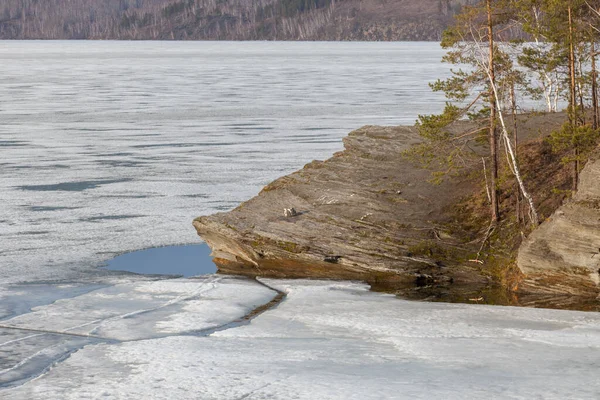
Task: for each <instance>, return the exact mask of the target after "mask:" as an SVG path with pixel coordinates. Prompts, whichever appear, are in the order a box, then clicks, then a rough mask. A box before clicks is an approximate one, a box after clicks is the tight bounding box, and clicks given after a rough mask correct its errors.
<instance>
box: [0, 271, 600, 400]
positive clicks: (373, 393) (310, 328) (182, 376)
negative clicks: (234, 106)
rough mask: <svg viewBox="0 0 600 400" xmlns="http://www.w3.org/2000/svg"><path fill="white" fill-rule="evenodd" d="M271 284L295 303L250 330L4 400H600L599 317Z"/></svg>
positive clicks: (127, 351) (164, 342) (113, 348)
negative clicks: (536, 399)
mask: <svg viewBox="0 0 600 400" xmlns="http://www.w3.org/2000/svg"><path fill="white" fill-rule="evenodd" d="M237 283H238V282H230V283H228V284H232V285H235V284H237ZM266 283H268V284H269V285H272V286H273V287H276V288H278V289H279V290H282V291H284V292H286V293H287V297H286V299H285V301H283V302H282V303H281V304H279V305H278V306H277V307H275V308H273V309H271V310H269V311H266V312H265V313H263V314H261V315H260V316H258V317H257V318H255V319H253V320H252V321H251V323H249V324H245V325H242V326H236V327H234V328H231V329H225V330H220V331H216V332H214V333H212V334H211V335H209V336H202V337H198V336H170V337H166V338H158V339H150V340H138V341H132V342H126V343H116V344H94V345H88V346H86V347H85V348H83V349H82V350H79V351H77V352H76V353H73V354H72V355H71V356H70V357H69V358H68V359H67V360H65V361H63V362H62V363H60V364H58V365H56V366H55V367H53V368H52V369H51V370H50V371H48V372H47V373H46V374H44V375H43V376H41V377H39V378H38V379H36V380H34V381H30V382H28V383H26V384H24V385H23V386H21V387H18V388H13V389H7V390H5V391H4V392H2V395H4V396H5V398H7V399H19V398H30V399H42V398H61V399H80V398H100V397H102V398H109V399H122V398H132V399H133V398H156V399H173V398H177V399H241V398H244V399H311V400H312V399H357V400H358V399H360V400H363V399H432V398H440V399H507V398H510V399H534V398H540V399H561V400H562V399H571V398H572V399H597V398H599V397H600V381H599V380H598V379H597V376H596V375H597V371H598V368H599V367H600V315H599V314H596V313H583V312H571V311H554V310H542V309H523V308H513V307H494V306H484V305H465V304H443V303H418V302H409V301H402V300H398V299H396V298H395V297H393V296H391V295H385V294H378V293H372V292H369V291H368V288H367V287H366V286H365V285H362V284H357V283H350V282H348V283H343V282H328V281H276V280H267V281H266ZM219 284H220V283H219V282H216V285H219ZM244 285H245V283H244ZM242 287H244V286H242ZM157 288H159V287H157ZM165 289H167V288H166V287H165ZM161 290H162V289H160V290H159V292H161ZM244 290H245V289H244ZM244 290H242V292H243V291H244ZM232 292H235V290H233V291H232ZM161 293H162V292H161ZM233 303H234V304H235V303H236V301H235V300H234V301H233ZM191 310H193V312H194V313H195V314H196V315H195V316H194V318H195V319H196V320H197V321H199V320H201V319H202V315H206V316H207V318H209V319H210V318H212V312H211V311H210V310H206V309H202V308H192V309H191ZM182 328H184V329H187V327H186V326H184V327H182Z"/></svg>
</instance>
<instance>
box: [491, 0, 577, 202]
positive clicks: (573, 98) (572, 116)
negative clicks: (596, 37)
mask: <svg viewBox="0 0 600 400" xmlns="http://www.w3.org/2000/svg"><path fill="white" fill-rule="evenodd" d="M488 1H489V0H488ZM568 12H569V76H570V83H569V89H570V96H569V124H570V125H571V129H572V130H574V129H575V123H576V118H577V116H576V114H577V92H576V87H577V81H576V77H575V74H576V71H575V43H574V42H575V37H574V27H573V12H572V8H571V5H570V4H569V6H568ZM574 153H575V158H577V157H578V156H579V154H578V151H577V148H576V149H575V150H574ZM572 180H573V181H572V188H573V190H577V181H578V180H579V166H578V163H577V161H576V160H575V161H573V175H572Z"/></svg>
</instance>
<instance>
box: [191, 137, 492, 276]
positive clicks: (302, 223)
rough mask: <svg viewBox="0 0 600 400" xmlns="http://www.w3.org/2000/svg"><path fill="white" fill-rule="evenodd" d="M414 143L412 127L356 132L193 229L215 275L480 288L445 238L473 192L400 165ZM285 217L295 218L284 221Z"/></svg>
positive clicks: (460, 248) (455, 244)
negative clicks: (290, 212) (322, 157)
mask: <svg viewBox="0 0 600 400" xmlns="http://www.w3.org/2000/svg"><path fill="white" fill-rule="evenodd" d="M417 141H418V134H417V132H416V130H415V129H414V128H412V127H377V126H366V127H363V128H361V129H358V130H356V131H354V132H351V133H350V134H349V135H348V136H347V137H346V138H344V146H345V150H344V151H342V152H339V153H336V154H335V155H334V156H333V157H332V158H330V159H329V160H327V161H325V162H321V161H313V162H311V163H309V164H307V165H306V166H305V167H304V168H303V169H302V170H299V171H297V172H294V173H293V174H291V175H288V176H285V177H282V178H280V179H278V180H276V181H274V182H273V183H271V184H269V185H268V186H266V187H265V188H264V189H263V190H262V191H261V193H260V194H259V195H258V196H256V197H254V198H253V199H251V200H249V201H247V202H245V203H242V204H241V205H240V206H239V207H237V208H236V209H235V210H233V211H231V212H227V213H219V214H215V215H211V216H204V217H199V218H197V219H196V220H194V226H195V228H196V230H197V231H198V234H199V235H200V236H201V237H202V238H203V239H204V240H205V241H206V242H207V243H208V245H209V246H210V247H211V248H212V251H213V253H212V255H213V258H214V261H215V263H216V264H217V266H218V267H219V270H220V271H221V272H226V273H237V274H246V275H261V276H271V277H288V278H296V277H319V278H342V279H361V280H365V281H367V282H370V283H372V284H382V285H384V284H385V285H388V284H389V285H403V284H406V285H415V283H416V284H418V285H429V284H434V283H445V284H451V283H454V284H460V283H479V284H484V283H486V282H488V280H487V278H486V277H485V276H484V274H482V273H481V272H480V271H479V270H478V269H476V268H474V267H473V266H469V265H467V264H469V263H467V262H465V261H464V260H466V259H467V254H468V252H469V251H471V250H472V249H467V248H465V245H462V244H460V242H459V241H458V240H457V239H456V238H454V237H453V236H452V234H451V232H447V231H445V229H444V226H445V222H446V221H447V219H448V218H449V212H448V211H449V209H451V208H452V205H453V204H455V203H456V201H457V200H458V199H459V198H460V197H462V196H465V195H467V194H470V193H472V186H471V184H470V183H468V182H467V180H466V179H465V180H464V182H463V181H461V179H458V180H453V181H452V182H445V183H442V184H441V185H432V184H431V183H429V182H428V180H429V179H430V177H431V176H430V172H429V171H428V170H424V169H420V168H416V167H415V166H413V165H411V163H409V162H408V161H406V160H405V159H404V158H403V157H401V152H402V151H403V150H404V149H406V148H408V147H409V146H411V145H412V144H413V143H416V142H417ZM290 208H294V209H295V210H296V211H297V215H294V216H287V217H286V216H284V215H282V210H284V209H290ZM461 257H462V258H464V260H463V261H462V262H461V261H457V260H458V259H460V258H461Z"/></svg>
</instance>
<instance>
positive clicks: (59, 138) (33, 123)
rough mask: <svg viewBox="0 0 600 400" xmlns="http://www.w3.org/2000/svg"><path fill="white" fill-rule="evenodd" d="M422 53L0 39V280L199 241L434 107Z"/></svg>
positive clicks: (437, 53)
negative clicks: (211, 220) (377, 134)
mask: <svg viewBox="0 0 600 400" xmlns="http://www.w3.org/2000/svg"><path fill="white" fill-rule="evenodd" d="M442 54H443V51H442V50H441V49H440V48H439V46H438V45H437V44H434V43H222V42H175V43H173V42H168V43H160V42H78V41H73V42H35V41H33V42H19V41H17V42H0V60H1V62H0V89H1V93H2V96H0V121H1V123H0V154H1V156H0V170H1V171H2V174H1V178H0V204H2V213H1V214H0V265H2V274H1V275H0V284H1V283H3V282H4V283H8V282H15V281H21V280H24V279H25V280H28V279H58V278H61V277H64V278H73V277H75V278H77V276H78V274H80V273H86V274H88V273H92V272H94V267H95V266H96V265H99V264H100V263H101V262H103V261H105V260H107V259H110V258H112V257H113V256H114V255H117V254H120V253H123V252H128V251H133V250H139V249H144V248H148V247H155V246H164V245H175V244H190V243H197V242H198V240H199V239H198V237H197V235H196V233H195V231H194V229H193V228H192V226H191V222H192V219H193V218H195V217H197V216H199V215H203V214H210V213H214V212H217V211H225V210H229V209H231V208H233V207H235V206H236V205H237V204H239V203H240V202H242V201H244V200H247V199H248V198H250V197H252V196H253V195H255V194H256V193H258V191H260V189H261V188H262V186H264V185H266V184H267V183H269V182H270V181H271V180H273V179H275V178H277V177H279V176H281V175H283V174H286V173H289V172H292V171H294V170H296V169H298V168H300V167H302V166H303V165H304V164H306V163H308V162H310V161H311V160H313V159H325V158H328V157H329V156H331V154H332V153H333V152H335V151H337V150H340V149H341V148H342V143H341V138H342V137H343V136H345V135H346V134H347V133H348V132H349V131H351V130H353V129H356V128H359V127H360V126H362V125H366V124H384V125H389V124H401V123H408V124H412V123H413V122H414V120H415V119H416V117H417V114H419V113H428V112H429V113H431V112H436V111H439V110H440V108H441V107H442V106H443V98H442V97H441V96H440V95H439V94H433V93H432V92H431V91H430V90H429V88H428V87H427V82H428V81H432V80H434V79H436V78H437V77H439V76H440V75H444V73H446V71H447V67H446V66H444V65H442V64H441V63H440V58H441V56H442Z"/></svg>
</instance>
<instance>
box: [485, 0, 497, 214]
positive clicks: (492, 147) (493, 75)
mask: <svg viewBox="0 0 600 400" xmlns="http://www.w3.org/2000/svg"><path fill="white" fill-rule="evenodd" d="M486 2H487V4H486V5H487V17H488V36H489V56H490V58H489V66H488V68H489V71H488V73H489V77H490V81H491V82H490V129H489V134H488V139H489V144H490V158H491V179H490V185H491V197H492V205H491V214H492V215H491V216H492V221H493V222H497V221H498V220H499V210H498V188H497V187H496V185H497V183H496V182H497V181H498V155H497V148H496V147H497V145H496V143H497V140H496V112H497V109H496V95H495V93H494V91H493V90H492V86H493V85H494V84H495V82H496V71H495V70H494V25H493V22H492V0H486Z"/></svg>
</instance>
